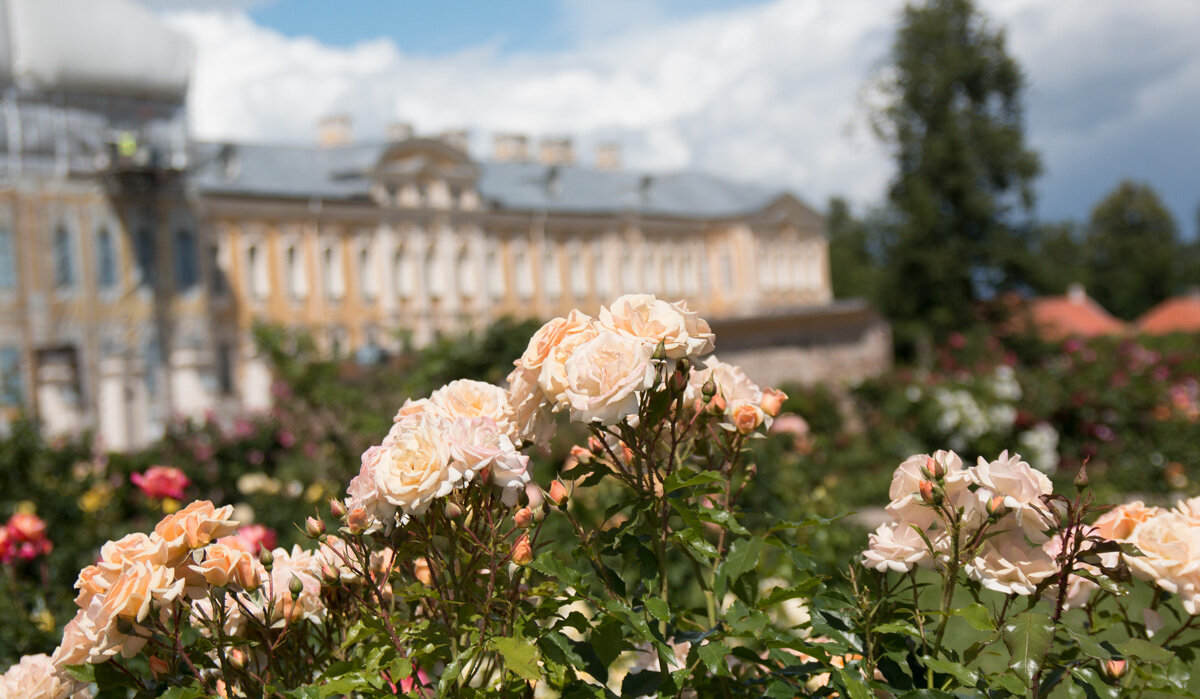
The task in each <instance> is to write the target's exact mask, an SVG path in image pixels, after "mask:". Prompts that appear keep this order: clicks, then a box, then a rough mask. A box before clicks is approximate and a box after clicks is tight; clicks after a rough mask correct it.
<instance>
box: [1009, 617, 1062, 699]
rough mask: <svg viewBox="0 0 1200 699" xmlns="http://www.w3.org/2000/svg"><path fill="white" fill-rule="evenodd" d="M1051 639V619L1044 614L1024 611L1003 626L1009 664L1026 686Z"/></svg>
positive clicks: (1046, 651)
mask: <svg viewBox="0 0 1200 699" xmlns="http://www.w3.org/2000/svg"><path fill="white" fill-rule="evenodd" d="M1053 642H1054V622H1052V621H1050V617H1048V616H1046V615H1045V614H1035V613H1033V612H1026V613H1024V614H1022V615H1020V616H1018V617H1016V618H1015V619H1012V620H1011V621H1009V623H1007V624H1005V625H1004V646H1005V647H1006V648H1008V653H1009V661H1008V667H1009V669H1010V670H1012V671H1013V672H1014V673H1016V675H1017V677H1020V678H1021V680H1022V681H1024V682H1025V686H1026V687H1028V686H1029V685H1030V684H1032V683H1033V678H1034V675H1036V674H1037V671H1038V669H1039V668H1040V667H1041V666H1042V660H1043V659H1044V658H1045V657H1046V653H1048V652H1049V651H1050V644H1051V643H1053Z"/></svg>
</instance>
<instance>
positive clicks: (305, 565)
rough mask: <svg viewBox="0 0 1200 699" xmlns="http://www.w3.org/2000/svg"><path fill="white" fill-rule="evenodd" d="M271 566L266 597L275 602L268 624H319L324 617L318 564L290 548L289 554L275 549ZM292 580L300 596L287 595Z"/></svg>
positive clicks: (297, 547)
mask: <svg viewBox="0 0 1200 699" xmlns="http://www.w3.org/2000/svg"><path fill="white" fill-rule="evenodd" d="M271 553H272V554H273V555H274V557H275V561H274V563H273V565H272V566H271V577H270V585H271V587H270V594H271V595H272V596H273V597H274V598H275V607H274V610H273V618H272V619H271V621H272V622H277V621H281V620H286V621H289V622H293V621H296V620H298V619H308V620H310V621H320V620H321V619H322V618H323V617H324V616H325V603H324V602H323V601H322V600H321V581H320V580H319V579H318V577H317V576H319V575H320V574H321V564H320V562H319V561H318V560H317V558H316V557H315V556H314V555H313V554H312V552H310V551H305V550H304V549H302V548H300V547H299V546H293V547H292V550H291V551H288V550H286V549H281V548H280V549H275V550H274V551H272V552H271ZM293 580H299V581H300V594H298V595H294V594H292V591H291V585H292V581H293Z"/></svg>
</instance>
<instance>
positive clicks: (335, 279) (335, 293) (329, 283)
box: [321, 241, 346, 301]
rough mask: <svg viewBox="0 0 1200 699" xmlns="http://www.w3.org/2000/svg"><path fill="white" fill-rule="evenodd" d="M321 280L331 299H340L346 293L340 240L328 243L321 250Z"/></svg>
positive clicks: (326, 295)
mask: <svg viewBox="0 0 1200 699" xmlns="http://www.w3.org/2000/svg"><path fill="white" fill-rule="evenodd" d="M321 282H322V284H323V285H324V287H325V297H326V298H327V299H329V300H331V301H340V300H341V299H342V297H343V296H345V295H346V282H345V278H344V276H343V274H342V255H341V248H340V247H339V244H338V241H333V242H330V243H328V244H326V246H325V248H324V250H322V251H321Z"/></svg>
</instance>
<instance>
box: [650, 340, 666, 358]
mask: <svg viewBox="0 0 1200 699" xmlns="http://www.w3.org/2000/svg"><path fill="white" fill-rule="evenodd" d="M650 358H651V359H654V360H657V361H660V362H661V361H665V360H666V358H667V343H666V342H664V341H663V340H659V341H658V346H657V347H655V348H654V354H653V355H651V357H650Z"/></svg>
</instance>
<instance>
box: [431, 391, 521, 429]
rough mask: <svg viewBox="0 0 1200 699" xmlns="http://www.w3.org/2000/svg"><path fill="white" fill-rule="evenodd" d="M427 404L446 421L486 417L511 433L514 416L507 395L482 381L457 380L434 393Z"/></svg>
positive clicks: (505, 392)
mask: <svg viewBox="0 0 1200 699" xmlns="http://www.w3.org/2000/svg"><path fill="white" fill-rule="evenodd" d="M429 401H430V402H431V403H433V404H434V405H436V406H438V408H440V409H441V411H442V413H443V414H445V415H446V417H447V418H449V419H451V420H453V419H455V418H476V417H486V418H490V419H491V420H494V421H495V423H496V425H497V426H498V427H499V428H500V430H501V431H502V432H504V433H505V434H511V433H512V430H513V422H514V420H515V417H516V416H515V415H514V411H513V407H512V404H511V403H509V401H508V392H507V391H505V390H504V389H503V388H500V387H499V386H495V385H492V384H490V383H485V382H483V381H472V380H470V379H459V380H457V381H451V382H450V383H448V384H446V385H445V386H442V387H441V388H439V389H438V390H436V391H434V392H433V394H432V395H430V396H429Z"/></svg>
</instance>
